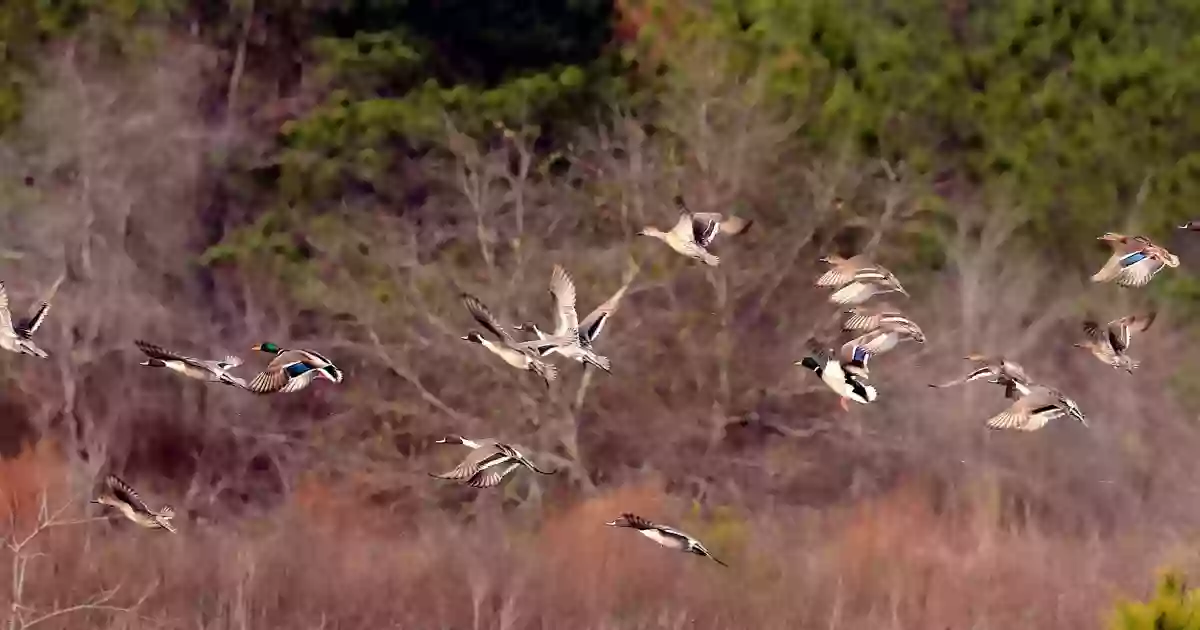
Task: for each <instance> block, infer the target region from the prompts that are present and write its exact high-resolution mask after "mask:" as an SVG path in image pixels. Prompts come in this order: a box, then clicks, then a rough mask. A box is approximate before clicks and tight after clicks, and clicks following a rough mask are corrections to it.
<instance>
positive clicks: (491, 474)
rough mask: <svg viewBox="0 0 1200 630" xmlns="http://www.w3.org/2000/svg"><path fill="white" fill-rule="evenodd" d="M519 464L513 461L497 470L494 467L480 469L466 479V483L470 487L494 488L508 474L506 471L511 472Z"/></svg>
mask: <svg viewBox="0 0 1200 630" xmlns="http://www.w3.org/2000/svg"><path fill="white" fill-rule="evenodd" d="M520 465H521V464H520V462H513V463H511V464H509V465H507V466H505V467H504V468H501V469H499V470H497V469H495V468H492V469H487V470H481V471H479V472H478V473H475V474H474V475H473V476H472V477H471V478H470V479H468V480H467V485H468V486H471V487H472V488H494V487H496V486H498V485H500V482H501V481H504V477H505V476H506V475H508V473H510V472H512V471H513V469H515V468H516V467H517V466H520Z"/></svg>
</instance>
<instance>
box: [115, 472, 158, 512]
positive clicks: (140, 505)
mask: <svg viewBox="0 0 1200 630" xmlns="http://www.w3.org/2000/svg"><path fill="white" fill-rule="evenodd" d="M104 485H105V487H107V488H108V491H109V492H110V493H111V494H112V496H113V497H115V498H116V499H117V500H118V501H121V502H123V503H128V504H129V505H130V506H132V507H133V509H135V510H137V511H138V512H146V513H148V512H150V508H149V507H147V506H146V502H145V501H142V497H140V496H138V493H137V492H136V491H135V490H134V489H133V487H132V486H130V485H129V484H127V483H125V482H124V481H121V479H120V477H117V476H116V475H108V476H107V477H105V478H104Z"/></svg>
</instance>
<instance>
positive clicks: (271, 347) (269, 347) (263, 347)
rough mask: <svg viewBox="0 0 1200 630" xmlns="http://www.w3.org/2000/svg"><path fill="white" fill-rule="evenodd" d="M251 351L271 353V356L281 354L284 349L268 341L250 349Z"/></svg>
mask: <svg viewBox="0 0 1200 630" xmlns="http://www.w3.org/2000/svg"><path fill="white" fill-rule="evenodd" d="M250 349H251V350H258V351H259V352H269V353H271V354H279V353H280V352H283V349H282V348H280V347H279V346H277V345H275V344H273V343H271V342H270V341H266V342H263V343H260V344H258V345H256V346H254V347H253V348H250Z"/></svg>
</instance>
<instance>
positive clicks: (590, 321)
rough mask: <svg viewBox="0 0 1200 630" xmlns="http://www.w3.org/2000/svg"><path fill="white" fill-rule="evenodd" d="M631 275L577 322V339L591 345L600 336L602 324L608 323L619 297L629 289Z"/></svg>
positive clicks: (619, 300)
mask: <svg viewBox="0 0 1200 630" xmlns="http://www.w3.org/2000/svg"><path fill="white" fill-rule="evenodd" d="M632 281H633V277H632V276H630V277H629V279H628V280H627V281H626V282H625V284H623V285H621V288H619V289H617V292H616V293H613V294H612V296H611V297H609V298H608V299H607V300H605V302H604V303H603V304H601V305H600V306H597V307H596V309H595V310H593V311H592V312H591V313H588V316H587V317H585V318H583V321H582V322H580V323H579V339H580V341H582V342H583V343H584V344H586V345H591V344H593V343H595V342H596V339H598V338H599V337H600V332H601V331H603V330H604V324H606V323H608V318H609V317H612V314H613V313H615V312H616V310H617V306H619V305H620V304H621V298H622V297H624V296H625V291H626V290H628V289H629V285H630V283H631V282H632Z"/></svg>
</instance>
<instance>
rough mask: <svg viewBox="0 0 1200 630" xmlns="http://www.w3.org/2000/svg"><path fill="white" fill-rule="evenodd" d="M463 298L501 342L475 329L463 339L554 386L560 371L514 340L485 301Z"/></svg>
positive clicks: (471, 310) (480, 320) (547, 385)
mask: <svg viewBox="0 0 1200 630" xmlns="http://www.w3.org/2000/svg"><path fill="white" fill-rule="evenodd" d="M460 297H461V298H462V302H463V305H465V306H466V307H467V310H468V311H470V312H471V317H474V318H475V321H476V322H479V325H481V326H483V327H484V328H486V329H487V331H488V332H490V333H492V334H493V335H495V337H496V339H497V341H492V340H491V339H485V338H484V337H483V335H481V334H479V333H478V332H477V331H474V330H472V331H470V332H468V333H467V335H466V336H465V337H463V340H465V341H470V342H472V343H477V344H479V345H481V346H483V347H484V348H487V349H488V350H489V351H490V352H491V353H492V354H494V355H496V356H498V357H500V358H501V359H502V360H503V361H504V362H505V363H507V364H509V365H511V366H512V367H515V368H517V369H518V370H527V371H529V372H533V373H534V374H537V375H538V376H540V377H542V380H543V381H545V383H546V387H550V383H551V382H553V381H554V379H555V378H558V368H556V367H554V365H552V364H550V363H548V362H546V361H543V360H541V358H539V357H538V356H537V353H536V352H535V351H534V350H533V349H530V348H527V347H521V346H520V344H519V342H517V340H516V339H513V336H512V335H511V334H509V332H508V331H507V330H505V329H504V327H503V326H501V325H500V324H499V323H498V322H497V321H496V317H495V316H494V315H492V312H491V311H490V310H488V307H487V306H485V305H484V303H483V302H481V301H479V298H477V297H475V296H473V295H470V294H467V293H463V294H462V295H461V296H460Z"/></svg>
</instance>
